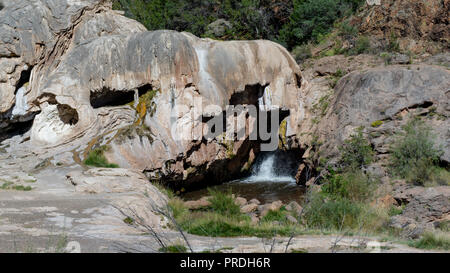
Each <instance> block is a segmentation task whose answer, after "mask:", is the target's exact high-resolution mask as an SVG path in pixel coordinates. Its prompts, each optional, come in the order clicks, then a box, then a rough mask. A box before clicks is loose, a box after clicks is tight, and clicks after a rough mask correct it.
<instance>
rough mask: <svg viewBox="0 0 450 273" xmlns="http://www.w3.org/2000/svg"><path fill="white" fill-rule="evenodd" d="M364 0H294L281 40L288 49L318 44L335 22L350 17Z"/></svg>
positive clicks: (282, 30) (281, 33) (281, 32)
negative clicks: (310, 42) (305, 44)
mask: <svg viewBox="0 0 450 273" xmlns="http://www.w3.org/2000/svg"><path fill="white" fill-rule="evenodd" d="M364 2H365V1H364V0H294V7H293V11H292V13H291V16H290V17H289V22H288V23H287V24H285V25H284V26H283V28H282V29H281V31H280V36H279V40H280V42H281V43H282V44H284V45H285V46H287V47H288V48H292V47H293V46H295V45H300V44H304V43H306V42H307V41H314V42H317V41H318V40H319V38H320V37H321V36H323V35H324V34H326V33H327V32H329V31H330V30H331V29H332V27H333V25H334V22H335V21H336V20H337V19H339V18H342V17H345V16H347V15H350V14H351V13H352V12H354V11H356V10H357V8H358V7H359V6H360V5H361V4H362V3H364Z"/></svg>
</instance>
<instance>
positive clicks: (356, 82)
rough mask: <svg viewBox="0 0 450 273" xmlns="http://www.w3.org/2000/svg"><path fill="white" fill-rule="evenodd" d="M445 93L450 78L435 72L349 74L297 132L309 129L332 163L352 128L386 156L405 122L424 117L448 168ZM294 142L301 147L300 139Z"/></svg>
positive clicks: (402, 69)
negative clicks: (320, 111) (320, 110)
mask: <svg viewBox="0 0 450 273" xmlns="http://www.w3.org/2000/svg"><path fill="white" fill-rule="evenodd" d="M449 90H450V72H449V71H448V70H447V69H445V68H443V67H439V66H431V65H410V66H388V67H379V68H373V69H367V70H365V71H355V72H351V73H349V74H347V75H346V76H344V77H343V78H342V79H341V80H339V82H338V83H337V85H336V87H335V88H334V92H332V93H330V94H332V95H330V96H329V97H330V99H329V104H328V106H327V108H326V110H325V111H324V115H323V117H321V118H320V120H319V121H318V122H317V124H311V122H309V123H308V122H306V123H303V124H300V126H301V127H302V128H301V129H299V130H298V131H299V132H305V131H306V130H308V129H309V130H310V132H312V133H311V134H312V135H313V136H315V137H316V138H317V139H316V141H317V142H318V143H320V144H321V145H320V148H319V149H320V154H321V156H323V157H325V158H328V159H329V160H330V162H331V163H332V162H333V160H336V159H337V158H338V157H339V154H340V152H339V149H338V148H339V147H340V146H341V145H342V144H343V142H344V141H345V140H346V139H348V138H349V137H350V135H352V134H354V133H355V129H356V128H358V127H360V126H362V127H364V128H365V131H364V132H365V133H367V135H368V136H369V137H370V141H371V142H372V145H373V146H374V148H375V151H376V152H377V154H379V155H380V156H382V155H384V154H387V153H388V152H389V147H390V146H389V145H390V144H391V143H392V140H393V134H394V133H395V132H398V131H399V130H400V129H401V126H402V125H404V124H405V123H406V122H407V121H408V120H409V118H410V117H411V116H414V115H422V116H423V115H427V114H429V120H428V121H427V124H428V125H430V126H431V128H432V129H433V130H434V133H435V134H436V142H437V145H438V146H439V147H441V148H442V150H443V151H444V153H443V155H442V156H441V160H442V161H444V162H450V139H449V138H448V134H449V131H448V128H450V122H449V119H448V117H449V115H450V104H449V95H450V93H449ZM309 119H311V118H309ZM374 123H379V124H380V126H374V125H373V124H374ZM308 126H310V127H308ZM299 138H300V141H302V139H303V142H306V139H307V138H306V137H305V136H300V137H299ZM310 141H311V140H310ZM306 155H308V153H306Z"/></svg>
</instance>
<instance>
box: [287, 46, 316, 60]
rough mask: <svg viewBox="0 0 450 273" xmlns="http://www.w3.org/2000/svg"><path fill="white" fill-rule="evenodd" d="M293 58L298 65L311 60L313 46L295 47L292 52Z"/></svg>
mask: <svg viewBox="0 0 450 273" xmlns="http://www.w3.org/2000/svg"><path fill="white" fill-rule="evenodd" d="M292 56H293V57H294V59H295V60H296V61H297V63H301V62H303V61H304V60H306V59H308V58H311V56H312V54H311V45H309V44H304V45H299V46H296V47H294V49H293V50H292Z"/></svg>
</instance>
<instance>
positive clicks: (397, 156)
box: [390, 119, 442, 185]
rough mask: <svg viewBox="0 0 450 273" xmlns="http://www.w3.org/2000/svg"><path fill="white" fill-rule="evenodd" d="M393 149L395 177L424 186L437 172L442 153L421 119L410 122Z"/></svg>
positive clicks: (392, 163) (398, 136)
mask: <svg viewBox="0 0 450 273" xmlns="http://www.w3.org/2000/svg"><path fill="white" fill-rule="evenodd" d="M403 131H404V132H402V133H399V134H398V135H397V139H396V141H395V143H394V144H393V146H392V147H391V164H390V167H391V171H392V173H393V174H394V175H398V176H399V177H401V178H404V179H406V180H407V181H408V182H414V183H417V184H420V185H424V184H425V182H427V180H429V179H431V178H432V176H433V175H434V173H435V172H436V170H438V167H437V164H438V162H439V157H440V155H441V153H442V152H441V151H440V150H439V149H437V148H436V144H435V141H434V135H433V133H432V131H431V128H430V127H429V126H427V125H426V124H425V123H424V122H423V121H422V120H420V119H412V120H410V121H409V122H408V123H407V124H406V126H404V128H403Z"/></svg>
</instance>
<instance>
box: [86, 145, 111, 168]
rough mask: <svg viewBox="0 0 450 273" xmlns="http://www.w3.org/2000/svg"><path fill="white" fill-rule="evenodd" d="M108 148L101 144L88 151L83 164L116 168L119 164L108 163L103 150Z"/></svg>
mask: <svg viewBox="0 0 450 273" xmlns="http://www.w3.org/2000/svg"><path fill="white" fill-rule="evenodd" d="M108 149H109V147H108V146H101V147H99V148H96V149H94V150H92V151H90V152H89V154H88V156H87V158H86V159H85V160H84V164H86V165H88V166H94V167H100V168H118V167H119V165H117V164H114V163H109V162H108V160H107V159H106V157H105V155H104V152H106V151H107V150H108Z"/></svg>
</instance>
